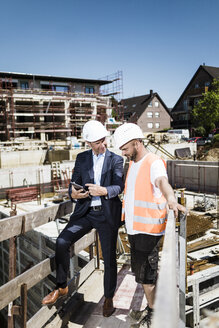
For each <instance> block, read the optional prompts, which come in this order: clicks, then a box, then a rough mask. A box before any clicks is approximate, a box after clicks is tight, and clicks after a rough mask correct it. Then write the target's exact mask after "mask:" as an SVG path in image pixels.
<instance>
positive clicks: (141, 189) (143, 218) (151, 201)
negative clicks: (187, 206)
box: [122, 153, 167, 234]
mask: <svg viewBox="0 0 219 328" xmlns="http://www.w3.org/2000/svg"><path fill="white" fill-rule="evenodd" d="M157 159H160V157H158V156H157V155H155V154H152V153H149V154H148V155H147V156H146V158H145V159H144V161H143V162H142V164H141V166H140V168H139V171H138V174H137V178H136V182H135V200H134V218H133V229H134V230H137V231H139V232H146V233H149V234H153V233H154V234H160V233H162V232H163V231H164V230H165V227H166V215H167V210H166V199H165V198H164V196H163V195H162V196H161V197H160V198H157V197H155V196H154V195H153V185H152V184H151V182H150V180H151V179H150V169H151V164H152V163H153V162H154V161H155V160H157ZM163 162H164V161H163ZM132 163H133V162H130V164H129V169H128V172H127V177H126V182H125V189H124V198H123V203H122V221H124V220H125V195H126V189H127V181H128V175H129V172H130V167H131V165H132ZM164 164H165V166H166V163H165V162H164Z"/></svg>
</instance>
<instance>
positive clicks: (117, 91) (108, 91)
mask: <svg viewBox="0 0 219 328" xmlns="http://www.w3.org/2000/svg"><path fill="white" fill-rule="evenodd" d="M103 79H104V80H107V81H111V83H110V84H105V85H103V86H102V87H101V94H102V95H104V96H108V97H111V100H112V109H113V112H114V114H113V115H114V117H115V118H116V120H118V121H124V109H123V102H122V99H123V72H122V71H121V70H119V71H117V72H116V73H113V74H110V75H107V76H105V77H104V78H103Z"/></svg>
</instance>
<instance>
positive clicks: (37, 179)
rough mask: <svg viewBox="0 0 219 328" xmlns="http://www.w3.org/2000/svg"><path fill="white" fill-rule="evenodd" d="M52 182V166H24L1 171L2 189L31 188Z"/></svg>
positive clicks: (0, 184)
mask: <svg viewBox="0 0 219 328" xmlns="http://www.w3.org/2000/svg"><path fill="white" fill-rule="evenodd" d="M49 182H51V166H50V165H39V166H26V167H25V166H23V167H17V168H11V169H1V170H0V188H12V187H19V186H29V185H34V184H39V183H49Z"/></svg>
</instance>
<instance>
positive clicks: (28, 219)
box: [0, 201, 99, 328]
mask: <svg viewBox="0 0 219 328" xmlns="http://www.w3.org/2000/svg"><path fill="white" fill-rule="evenodd" d="M71 212H72V202H71V201H66V202H62V203H60V204H54V205H52V206H50V207H46V208H42V209H40V210H38V211H35V212H31V213H27V214H22V215H16V216H13V217H9V218H5V219H2V220H0V242H1V241H4V240H7V239H9V240H10V245H11V246H12V247H11V250H12V253H10V251H9V267H10V266H13V270H12V271H14V277H13V278H12V276H13V275H12V276H11V277H10V279H11V280H9V281H8V282H7V283H5V284H4V285H3V286H1V287H0V310H2V309H3V308H5V307H6V306H8V327H13V317H14V315H19V317H20V318H19V319H20V322H21V327H22V328H26V327H28V328H34V327H35V328H39V327H42V326H43V325H44V324H46V323H47V321H48V320H49V319H50V318H51V317H53V315H54V314H55V313H56V312H57V310H58V309H60V308H61V305H62V303H60V302H58V303H56V306H52V307H50V308H49V307H42V308H41V309H40V310H39V311H38V312H37V313H36V314H35V315H34V316H32V317H31V318H29V320H27V306H28V299H27V291H28V290H29V289H30V288H32V287H33V286H35V285H36V284H37V283H39V282H40V281H42V280H43V279H44V278H46V277H47V276H48V275H50V274H51V272H53V271H54V270H55V261H54V255H53V256H51V257H50V258H46V259H45V260H43V261H41V262H39V263H38V264H37V265H35V266H33V267H31V268H30V269H29V270H27V271H25V272H23V273H21V274H20V275H18V276H15V272H16V261H15V263H13V260H14V256H15V254H16V248H15V244H14V243H13V239H14V238H16V236H19V235H21V234H25V232H27V231H31V230H32V229H34V228H36V227H39V226H41V225H43V224H45V223H48V222H51V221H54V220H56V219H59V218H61V217H63V216H66V215H67V214H70V213H71ZM95 245H96V256H95V257H94V252H93V248H94V246H95ZM87 247H89V250H90V258H89V261H88V263H87V264H86V265H85V266H83V268H82V269H81V270H80V271H79V272H78V273H77V275H76V276H75V277H73V278H72V279H71V280H70V281H69V283H68V287H69V294H68V295H69V296H71V294H73V293H75V290H77V289H78V288H79V286H80V285H81V284H82V283H83V282H84V281H85V280H86V279H87V277H88V276H89V275H90V274H91V273H92V272H93V271H94V270H95V269H96V268H98V267H99V251H98V243H97V234H96V231H95V229H93V230H92V231H91V232H90V233H88V234H87V235H85V236H84V237H82V238H81V239H80V240H78V241H77V242H76V243H75V244H74V245H73V246H72V249H71V254H72V255H71V256H74V255H76V256H77V255H78V254H79V253H80V252H81V251H82V250H84V249H85V248H87ZM10 262H11V263H10ZM19 297H20V305H14V304H13V301H15V300H16V299H17V298H19ZM55 319H56V318H55ZM55 319H53V320H55ZM56 320H57V319H56ZM59 320H61V318H59Z"/></svg>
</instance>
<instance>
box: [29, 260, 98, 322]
mask: <svg viewBox="0 0 219 328" xmlns="http://www.w3.org/2000/svg"><path fill="white" fill-rule="evenodd" d="M94 270H95V259H92V260H91V261H90V262H88V264H87V265H86V266H85V267H83V268H82V269H81V271H80V273H79V275H78V276H75V277H74V278H73V279H72V280H71V282H70V286H72V285H74V286H76V288H79V286H80V285H81V284H82V283H83V282H84V281H85V280H86V279H87V277H88V276H90V275H91V274H92V272H93V271H94ZM70 286H69V288H72V287H70ZM56 311H57V305H53V306H52V307H50V308H49V307H47V306H44V307H42V308H41V309H40V310H39V311H38V312H37V313H36V314H35V315H34V316H33V317H32V318H30V320H29V321H28V322H27V328H38V327H42V326H43V325H44V324H46V322H47V321H48V320H49V319H50V318H51V317H52V315H53V314H55V313H56ZM60 320H62V319H60V317H59V315H57V317H55V319H54V321H52V322H54V324H55V325H54V327H58V325H59V324H60V322H61V321H60Z"/></svg>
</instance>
